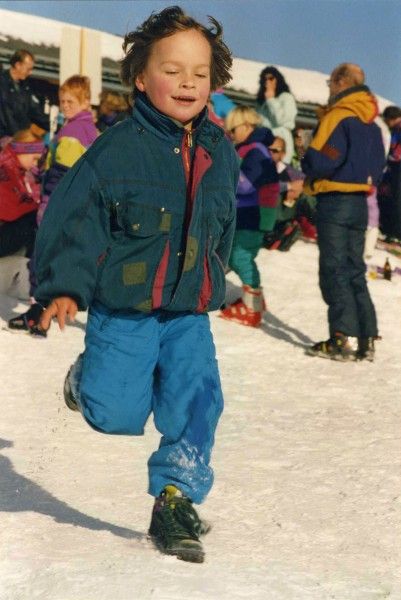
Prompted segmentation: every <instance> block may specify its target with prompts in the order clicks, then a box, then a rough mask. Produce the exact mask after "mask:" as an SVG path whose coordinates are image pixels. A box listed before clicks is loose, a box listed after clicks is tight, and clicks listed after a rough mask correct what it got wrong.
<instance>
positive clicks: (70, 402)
mask: <svg viewBox="0 0 401 600" xmlns="http://www.w3.org/2000/svg"><path fill="white" fill-rule="evenodd" d="M74 367H75V363H74V364H73V365H72V366H71V367H70V368H69V370H68V373H67V375H66V378H65V380H64V388H63V394H64V402H65V403H66V405H67V406H68V408H69V409H70V410H74V411H77V410H78V411H79V406H78V402H77V400H76V398H75V396H74V394H73V391H72V386H71V377H72V376H73V370H74Z"/></svg>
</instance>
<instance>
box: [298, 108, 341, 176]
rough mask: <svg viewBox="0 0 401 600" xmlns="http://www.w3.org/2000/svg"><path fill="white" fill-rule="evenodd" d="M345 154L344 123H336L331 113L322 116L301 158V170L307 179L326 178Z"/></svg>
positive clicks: (338, 164) (336, 167)
mask: <svg viewBox="0 0 401 600" xmlns="http://www.w3.org/2000/svg"><path fill="white" fill-rule="evenodd" d="M333 121H334V122H333ZM346 156H347V137H346V133H345V129H344V123H343V122H342V121H340V122H339V123H337V122H336V121H335V119H334V118H333V116H332V115H327V116H326V117H323V120H322V121H321V123H320V125H319V128H318V130H317V133H316V135H315V137H314V138H313V140H312V142H311V144H310V146H309V148H308V149H307V151H306V153H305V156H304V158H303V159H302V171H303V172H304V173H305V175H306V176H307V177H308V179H309V180H314V179H328V178H330V177H331V176H332V175H333V173H334V172H335V171H336V169H338V167H339V166H340V165H342V163H343V162H344V161H345V160H346Z"/></svg>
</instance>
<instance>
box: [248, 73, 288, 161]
mask: <svg viewBox="0 0 401 600" xmlns="http://www.w3.org/2000/svg"><path fill="white" fill-rule="evenodd" d="M256 102H257V111H258V112H259V113H260V114H261V115H262V117H263V123H262V125H263V126H264V127H268V128H269V129H271V130H272V132H273V134H274V135H275V136H279V137H282V138H283V139H284V141H285V147H286V154H285V162H287V163H290V162H291V159H292V155H293V153H294V140H293V137H292V130H293V129H294V127H295V118H296V116H297V105H296V103H295V98H294V96H293V95H292V94H291V91H290V88H289V87H288V84H287V82H286V80H285V79H284V76H283V75H282V74H281V73H280V71H279V70H278V69H276V67H271V66H269V67H265V68H264V69H263V71H262V72H261V74H260V77H259V91H258V94H257V97H256Z"/></svg>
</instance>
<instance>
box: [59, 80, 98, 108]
mask: <svg viewBox="0 0 401 600" xmlns="http://www.w3.org/2000/svg"><path fill="white" fill-rule="evenodd" d="M61 92H69V93H70V94H72V95H73V96H75V97H76V98H77V100H78V102H80V103H81V104H83V103H84V102H85V100H90V98H91V84H90V79H89V77H86V76H84V75H72V76H71V77H69V78H68V79H66V80H65V81H64V83H63V84H62V85H61V86H60V89H59V94H60V93H61Z"/></svg>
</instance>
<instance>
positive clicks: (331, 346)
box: [306, 333, 356, 362]
mask: <svg viewBox="0 0 401 600" xmlns="http://www.w3.org/2000/svg"><path fill="white" fill-rule="evenodd" d="M306 354H308V355H309V356H319V357H320V358H330V359H331V360H340V361H343V362H345V361H348V360H355V359H356V353H355V351H354V350H353V349H352V347H351V344H350V343H349V341H348V337H347V336H346V335H344V334H343V333H335V334H334V336H332V337H331V338H329V339H328V340H326V341H325V342H318V343H317V344H314V345H313V346H310V348H307V350H306Z"/></svg>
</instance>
